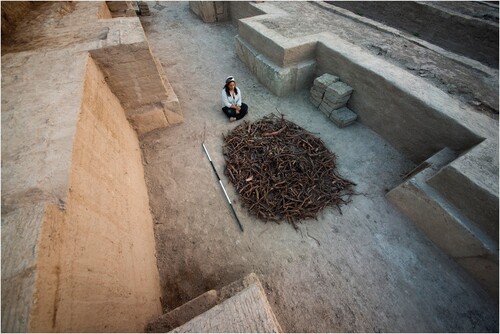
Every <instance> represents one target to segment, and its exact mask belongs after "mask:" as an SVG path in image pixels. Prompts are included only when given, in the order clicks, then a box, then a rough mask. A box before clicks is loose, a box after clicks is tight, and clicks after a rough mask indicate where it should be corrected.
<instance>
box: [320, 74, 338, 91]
mask: <svg viewBox="0 0 500 334" xmlns="http://www.w3.org/2000/svg"><path fill="white" fill-rule="evenodd" d="M337 81H339V77H337V76H335V75H331V74H328V73H325V74H323V75H322V76H319V77H317V78H316V79H314V86H316V87H318V88H319V89H322V90H324V89H326V87H328V86H330V85H331V84H332V83H334V82H337Z"/></svg>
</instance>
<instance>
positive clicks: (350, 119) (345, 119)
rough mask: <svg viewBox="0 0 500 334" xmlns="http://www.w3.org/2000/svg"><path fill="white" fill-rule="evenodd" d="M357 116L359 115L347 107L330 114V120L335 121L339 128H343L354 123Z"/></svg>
mask: <svg viewBox="0 0 500 334" xmlns="http://www.w3.org/2000/svg"><path fill="white" fill-rule="evenodd" d="M357 118H358V115H356V113H354V112H352V111H351V110H350V109H349V108H346V107H343V108H340V109H336V110H334V111H332V113H331V114H330V120H332V121H333V123H335V125H337V126H338V127H339V128H343V127H346V126H348V125H350V124H352V123H354V121H355V120H356V119H357Z"/></svg>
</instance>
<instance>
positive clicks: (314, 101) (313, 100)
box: [309, 96, 321, 108]
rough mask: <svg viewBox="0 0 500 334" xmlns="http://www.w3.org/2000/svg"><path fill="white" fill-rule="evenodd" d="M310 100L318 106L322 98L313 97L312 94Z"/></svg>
mask: <svg viewBox="0 0 500 334" xmlns="http://www.w3.org/2000/svg"><path fill="white" fill-rule="evenodd" d="M309 101H311V103H312V104H313V105H314V106H315V107H316V108H318V107H319V105H320V104H321V100H317V99H315V98H313V97H312V96H310V97H309Z"/></svg>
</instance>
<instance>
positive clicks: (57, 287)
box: [29, 57, 161, 332]
mask: <svg viewBox="0 0 500 334" xmlns="http://www.w3.org/2000/svg"><path fill="white" fill-rule="evenodd" d="M39 249H40V251H39V257H38V261H37V262H38V264H37V266H38V273H37V283H36V289H35V298H34V299H35V300H36V303H35V305H34V310H33V313H32V319H31V322H30V326H29V329H30V331H36V332H39V331H44V332H45V331H46V332H52V331H58V332H74V331H78V332H108V331H109V332H114V331H118V332H130V331H132V332H138V331H142V330H143V326H144V325H145V323H146V322H147V321H148V320H150V319H151V318H153V317H155V316H158V315H159V314H160V313H161V306H160V299H159V297H160V286H159V277H158V270H157V267H156V259H155V244H154V235H153V222H152V217H151V214H150V212H149V202H148V195H147V190H146V185H145V181H144V171H143V167H142V162H141V153H140V148H139V144H138V140H137V135H136V133H135V132H134V130H133V129H132V128H131V126H130V125H129V123H128V121H127V119H126V117H125V112H124V110H123V108H122V107H121V105H120V103H119V101H118V99H117V98H116V97H115V96H114V95H113V94H112V93H111V91H110V89H109V88H108V86H107V84H106V82H105V80H104V76H103V75H102V73H101V72H100V71H99V69H98V67H97V66H96V64H95V63H94V61H93V60H92V59H91V58H90V57H89V58H88V60H87V72H86V75H85V82H84V91H83V100H82V104H81V110H80V115H79V120H78V123H77V130H76V136H75V139H74V144H73V155H72V164H71V174H70V187H69V196H68V199H67V202H66V203H65V205H64V210H63V211H60V210H59V209H58V208H55V207H54V206H49V207H48V209H47V213H46V217H45V221H44V225H43V228H42V232H41V239H40V244H39Z"/></svg>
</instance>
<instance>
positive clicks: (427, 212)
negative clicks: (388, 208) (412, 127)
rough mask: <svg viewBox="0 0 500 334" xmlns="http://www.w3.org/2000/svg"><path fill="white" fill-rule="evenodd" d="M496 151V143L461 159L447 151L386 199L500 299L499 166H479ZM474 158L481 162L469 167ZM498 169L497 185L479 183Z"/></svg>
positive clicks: (447, 149)
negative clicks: (499, 288)
mask: <svg viewBox="0 0 500 334" xmlns="http://www.w3.org/2000/svg"><path fill="white" fill-rule="evenodd" d="M496 148H497V150H498V144H496ZM492 149H495V144H494V143H490V142H488V141H484V142H483V143H481V144H479V145H478V146H476V147H475V148H473V149H472V150H470V151H469V152H467V153H465V154H463V155H461V156H458V153H457V152H454V151H452V150H450V149H449V148H444V149H442V150H441V151H439V152H438V153H436V154H435V155H433V156H432V157H430V158H429V159H427V160H426V161H424V162H423V163H421V164H420V165H419V166H417V167H416V168H415V169H414V171H413V172H411V173H409V175H407V177H406V180H405V181H404V182H403V183H402V184H401V185H399V186H397V187H396V188H394V189H393V190H391V191H390V192H389V193H387V195H386V196H387V198H388V199H389V200H390V201H391V202H392V203H393V204H394V205H395V206H396V207H398V208H399V209H400V210H401V211H402V212H403V213H405V214H406V215H407V216H408V217H409V218H410V219H411V220H412V221H413V222H414V223H415V224H416V225H417V226H418V227H419V228H420V229H421V230H422V231H423V232H424V233H425V234H426V235H427V237H428V238H429V239H431V240H432V241H433V242H434V243H435V244H436V245H437V246H438V247H439V248H441V249H442V250H443V251H444V252H446V253H447V254H448V255H449V256H451V257H452V258H453V259H454V260H455V261H456V262H457V263H458V264H459V265H461V266H462V267H463V268H464V269H465V270H466V271H467V272H468V273H469V274H470V275H471V276H472V277H474V278H475V279H477V280H478V281H479V282H480V283H481V284H483V286H484V287H485V288H486V289H487V290H489V291H490V292H491V293H492V294H495V295H498V162H496V164H495V162H493V161H492V162H489V161H483V163H478V162H480V161H481V157H488V156H489V157H491V156H492V152H489V151H490V150H492ZM493 156H495V154H493ZM497 157H498V155H497ZM497 159H498V158H497ZM471 160H473V161H474V162H475V163H474V164H470V163H468V162H470V161H471ZM495 166H496V167H495ZM495 168H496V169H497V174H496V180H497V182H496V184H493V183H494V182H493V183H489V184H486V185H485V184H484V182H483V183H481V182H477V181H478V180H480V179H482V178H485V175H484V173H485V170H494V169H495ZM486 179H488V180H489V179H490V178H486ZM493 179H495V176H493ZM495 188H496V189H495ZM495 212H496V215H495ZM495 230H496V233H495Z"/></svg>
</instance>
